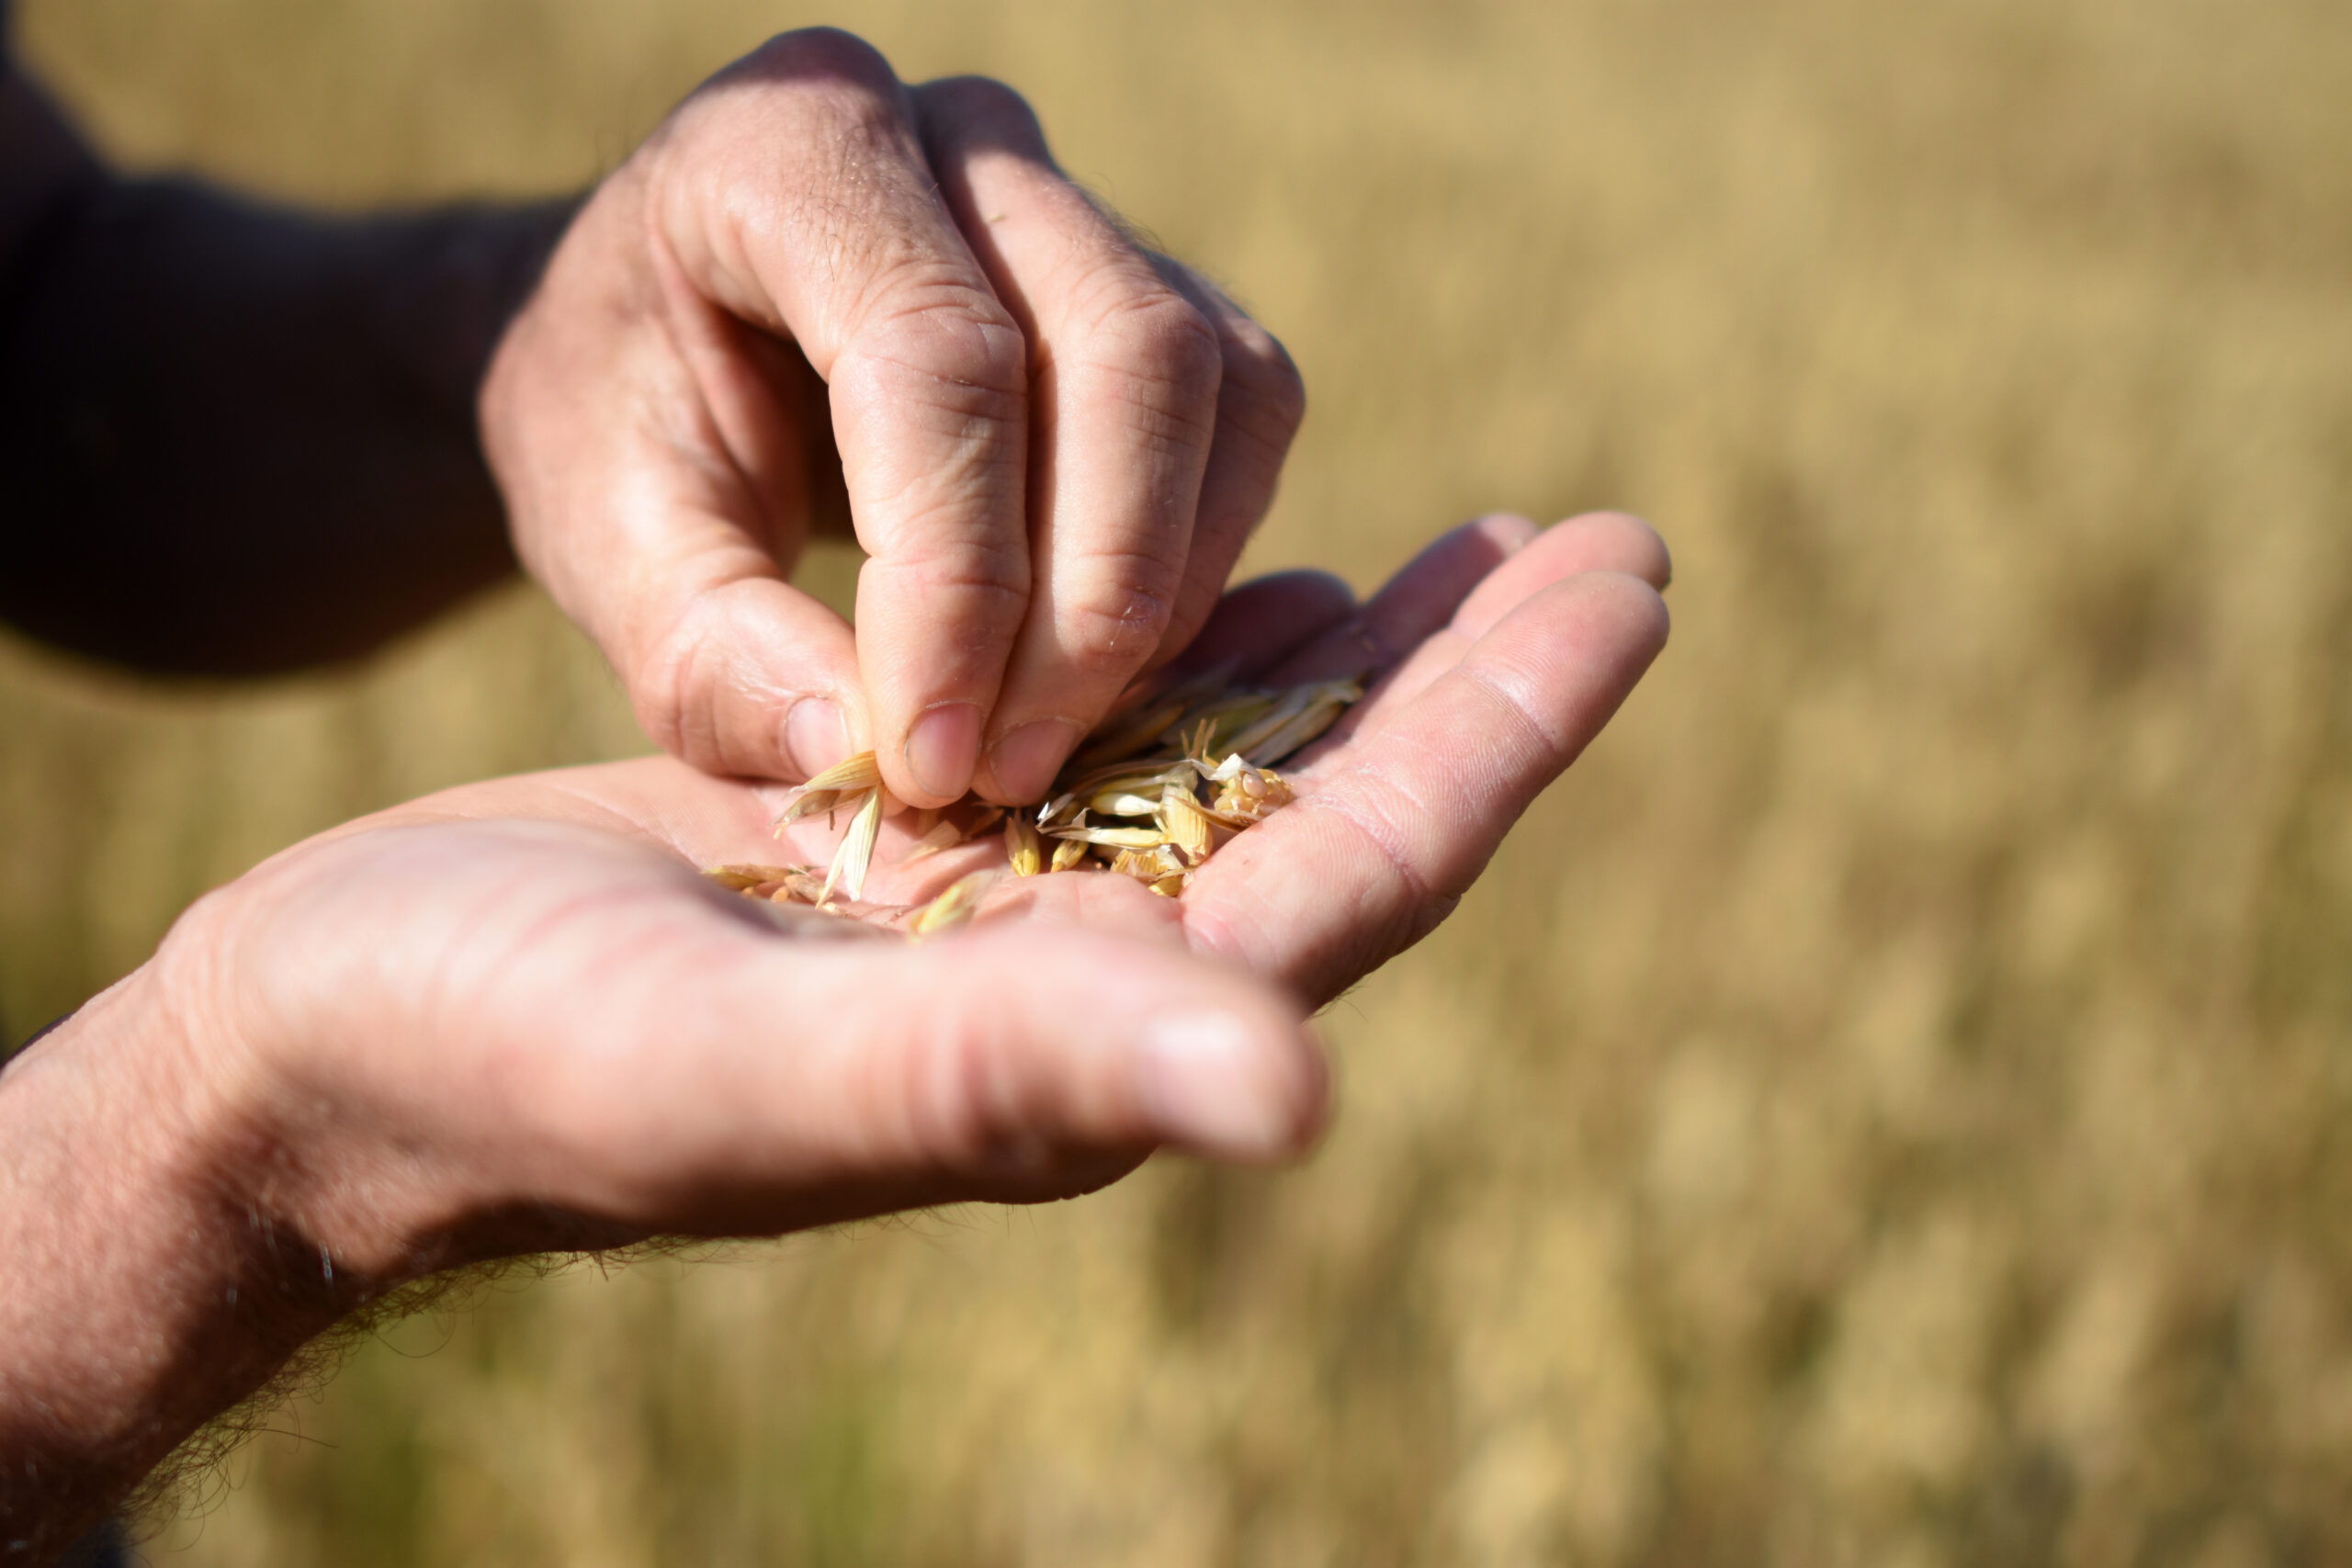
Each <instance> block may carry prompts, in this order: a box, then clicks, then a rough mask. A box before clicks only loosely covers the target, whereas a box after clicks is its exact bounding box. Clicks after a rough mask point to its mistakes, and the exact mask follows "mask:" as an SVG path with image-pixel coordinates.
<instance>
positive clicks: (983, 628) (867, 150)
mask: <svg viewBox="0 0 2352 1568" xmlns="http://www.w3.org/2000/svg"><path fill="white" fill-rule="evenodd" d="M698 99H699V100H700V101H699V102H697V103H695V104H690V105H689V107H688V108H687V109H686V110H685V111H682V114H681V117H680V122H679V123H678V125H676V126H675V127H674V128H673V130H671V131H669V132H667V133H666V134H667V135H668V136H669V137H670V139H671V140H672V141H673V143H674V144H675V146H676V147H677V148H678V149H679V152H678V155H677V156H675V157H674V158H673V159H672V160H671V164H672V166H673V169H674V171H675V173H676V175H677V176H678V177H677V178H676V179H675V180H674V181H672V182H669V184H668V186H667V188H666V190H665V197H666V198H667V199H666V201H665V204H664V207H663V209H662V210H660V211H659V212H657V214H656V219H655V221H656V223H657V226H658V227H659V229H660V231H661V233H662V237H663V238H664V239H665V240H666V241H667V243H668V247H669V251H670V253H671V254H672V256H673V259H674V262H675V276H673V277H671V278H668V279H665V283H667V284H669V285H670V286H673V287H682V288H687V289H690V290H693V291H695V292H696V293H699V294H701V295H702V296H704V297H705V298H707V299H711V300H713V301H714V302H715V303H717V304H718V305H720V306H721V307H723V308H724V309H726V310H729V311H731V312H733V313H734V314H736V315H738V316H741V317H742V318H743V319H745V320H748V321H754V322H757V323H759V324H760V325H763V326H765V327H767V328H768V329H769V330H771V331H774V332H777V333H786V334H788V335H789V336H790V337H792V338H793V339H794V340H795V341H796V342H797V343H798V344H799V345H800V348H801V351H802V352H803V353H804V354H805V355H807V356H808V359H809V364H810V365H811V366H813V367H815V368H816V370H817V373H818V374H819V375H820V376H821V377H823V378H824V379H825V382H826V384H827V388H828V400H829V402H830V405H831V417H832V424H833V433H834V437H835V440H836V442H837V444H838V446H839V448H840V453H841V461H842V479H843V481H844V484H845V486H846V488H847V490H848V492H849V503H850V517H851V522H852V525H853V526H854V528H855V530H856V534H857V538H858V542H859V544H860V545H861V546H863V547H864V548H865V551H866V554H867V556H868V557H869V559H868V560H867V562H866V564H865V569H864V570H863V571H862V572H861V574H860V576H859V580H858V592H857V631H858V637H857V642H858V662H859V671H860V674H861V676H862V677H863V680H864V683H865V696H866V716H867V721H868V723H869V725H870V727H871V735H870V737H869V739H870V743H871V744H872V746H873V747H874V750H875V751H876V753H877V756H878V759H879V761H880V765H881V770H882V776H883V781H884V783H885V784H888V786H889V788H890V790H891V791H892V793H894V794H896V795H899V797H900V798H902V799H905V800H908V801H910V802H912V803H913V804H915V805H918V806H937V805H944V804H946V803H947V802H949V801H951V800H954V799H956V797H957V796H959V795H962V794H963V793H964V792H965V790H966V789H967V787H968V786H969V784H970V783H971V777H972V771H973V767H974V764H975V762H976V761H977V760H978V753H979V742H980V734H981V726H982V721H983V719H984V717H985V716H986V715H987V714H988V712H989V709H990V708H991V707H992V706H993V705H994V704H995V701H996V696H997V691H998V687H999V685H1000V683H1001V681H1002V678H1003V671H1004V668H1005V662H1006V660H1007V659H1008V657H1009V656H1010V654H1011V651H1012V643H1013V638H1014V636H1015V634H1016V633H1017V632H1018V631H1019V629H1020V626H1021V623H1022V619H1023V615H1025V614H1026V611H1027V607H1028V601H1029V592H1030V561H1029V544H1028V531H1027V525H1026V521H1025V513H1024V491H1025V480H1026V468H1027V461H1028V458H1027V439H1028V423H1029V386H1028V350H1027V344H1026V342H1025V340H1024V338H1023V335H1022V333H1021V330H1020V328H1019V326H1018V325H1017V324H1016V323H1015V322H1014V321H1013V319H1012V316H1011V315H1010V314H1009V313H1008V312H1007V311H1006V310H1005V308H1004V306H1003V305H1002V304H1001V302H1000V301H999V300H998V299H997V297H996V295H995V293H994V292H993V291H992V290H991V288H990V287H989V280H988V277H987V276H986V274H985V273H984V272H983V271H982V269H981V267H980V266H979V264H978V262H977V261H975V260H974V259H973V256H972V254H971V250H970V248H969V247H968V246H967V244H966V243H965V241H964V239H963V236H962V235H961V234H960V233H959V232H958V231H957V230H956V224H955V221H954V220H953V218H952V217H951V216H950V214H949V213H948V211H947V209H945V207H944V205H943V204H942V203H941V201H940V199H939V197H938V194H937V192H936V189H935V188H934V186H933V179H932V175H931V172H930V168H929V165H928V164H927V163H926V161H925V159H924V156H923V151H922V143H921V141H920V139H919V137H918V136H917V133H916V130H915V127H914V121H913V118H912V114H911V111H910V105H909V100H908V98H907V95H906V91H905V89H904V88H903V87H902V86H901V85H900V84H899V79H898V77H897V76H896V74H894V73H892V71H891V70H890V67H889V64H888V62H886V61H885V60H883V58H882V57H881V56H880V55H879V54H877V53H876V52H875V51H873V50H872V49H871V48H869V47H867V46H866V45H865V44H864V43H863V42H861V41H859V40H858V39H854V38H852V37H851V36H850V35H848V34H846V33H841V32H836V31H833V30H831V29H827V28H816V29H810V30H809V31H806V32H797V33H787V34H786V35H784V36H783V37H781V38H779V39H775V40H773V41H771V42H770V43H768V44H767V45H766V46H764V47H763V48H762V49H761V50H760V51H757V52H756V53H754V54H752V55H751V56H749V57H748V58H746V59H745V60H744V61H742V62H739V63H738V64H737V65H736V66H734V67H732V68H730V69H729V71H728V72H727V73H723V74H722V75H721V76H720V77H718V79H716V80H715V81H714V82H713V84H712V85H711V86H710V87H709V88H708V89H707V90H706V92H705V93H704V94H702V95H698ZM722 114H723V115H724V116H726V117H727V118H725V120H724V121H723V122H722V121H720V120H719V118H718V117H719V116H721V115H722ZM722 123H723V125H724V127H725V130H723V131H721V130H718V127H719V126H720V125H721V124H722ZM747 125H748V127H749V129H750V130H752V132H753V133H754V134H751V135H745V134H743V131H744V130H745V128H746V126H747ZM746 163H749V164H752V165H753V166H752V168H751V169H750V170H749V171H746V169H745V168H744V164H746ZM779 193H781V194H779ZM712 373H715V374H724V369H723V367H714V370H713V372H712Z"/></svg>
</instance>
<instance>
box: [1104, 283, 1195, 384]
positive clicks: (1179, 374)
mask: <svg viewBox="0 0 2352 1568" xmlns="http://www.w3.org/2000/svg"><path fill="white" fill-rule="evenodd" d="M1087 338H1088V340H1089V343H1090V344H1091V348H1092V355H1091V356H1092V357H1095V358H1097V359H1099V360H1103V361H1105V362H1107V363H1109V364H1112V365H1114V366H1116V367H1119V368H1121V369H1123V370H1125V371H1126V372H1128V373H1129V374H1131V375H1135V376H1138V377H1141V378H1145V379H1147V380H1150V381H1156V382H1160V383H1163V384H1165V385H1167V386H1169V387H1170V388H1173V389H1175V390H1176V391H1177V392H1178V394H1179V395H1180V397H1182V398H1184V399H1187V400H1214V399H1215V397H1216V389H1217V385H1218V382H1219V381H1220V380H1221V379H1222V378H1223V377H1224V374H1225V355H1224V351H1223V350H1222V349H1221V348H1220V347H1219V345H1218V344H1217V336H1216V328H1214V327H1212V326H1210V325H1209V322H1208V319H1207V318H1206V317H1205V316H1203V315H1202V314H1201V313H1200V311H1198V310H1194V309H1193V306H1192V303H1191V302H1190V301H1189V300H1187V299H1185V298H1184V297H1183V296H1182V295H1181V294H1179V293H1177V292H1176V291H1175V290H1174V289H1172V288H1166V287H1165V286H1153V287H1148V288H1116V289H1106V290H1104V291H1103V298H1102V299H1100V300H1099V301H1098V302H1097V304H1096V306H1095V309H1094V311H1093V319H1092V321H1091V324H1090V326H1089V328H1088V331H1087Z"/></svg>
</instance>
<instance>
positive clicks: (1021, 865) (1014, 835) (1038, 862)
mask: <svg viewBox="0 0 2352 1568" xmlns="http://www.w3.org/2000/svg"><path fill="white" fill-rule="evenodd" d="M1004 852H1005V857H1006V858H1007V859H1009V860H1011V861H1012V874H1013V875H1015V876H1035V875H1036V874H1038V873H1039V872H1041V871H1044V870H1045V869H1046V860H1045V850H1044V847H1043V846H1042V845H1041V844H1039V843H1038V841H1037V829H1035V828H1034V827H1032V826H1030V824H1029V819H1028V818H1025V817H1023V816H1022V815H1021V813H1019V812H1018V811H1016V812H1014V813H1013V814H1012V816H1010V817H1007V818H1005V819H1004Z"/></svg>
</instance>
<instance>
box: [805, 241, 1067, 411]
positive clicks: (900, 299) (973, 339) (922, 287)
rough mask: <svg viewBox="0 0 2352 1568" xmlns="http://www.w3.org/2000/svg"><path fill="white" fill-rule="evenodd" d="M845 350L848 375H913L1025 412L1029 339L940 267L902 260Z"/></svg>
mask: <svg viewBox="0 0 2352 1568" xmlns="http://www.w3.org/2000/svg"><path fill="white" fill-rule="evenodd" d="M877 292H878V293H879V294H881V296H882V297H883V302H882V303H880V304H878V305H877V306H876V308H875V309H873V310H870V311H868V312H867V314H866V316H865V320H864V321H863V322H862V323H861V326H860V330H859V331H858V332H857V333H856V334H855V335H854V337H853V338H852V339H851V342H850V344H849V347H848V348H847V349H846V350H845V351H844V354H843V355H842V364H843V367H845V371H846V374H848V375H849V376H850V377H852V378H857V377H861V376H867V377H882V378H902V377H905V376H909V375H911V376H915V377H918V378H923V379H926V380H929V381H932V382H935V383H938V384H940V385H941V386H942V387H944V388H946V389H956V390H958V391H960V392H962V393H963V394H966V395H965V396H964V397H959V398H958V399H957V401H959V402H960V401H968V400H981V401H987V400H997V399H1001V400H1011V401H1012V402H1013V403H1014V404H1016V405H1017V406H1016V407H1013V408H1012V409H1008V410H1006V411H1005V412H1006V414H1007V416H1008V417H1013V418H1021V417H1025V414H1026V411H1027V403H1028V393H1029V344H1028V341H1027V340H1026V339H1025V338H1023V336H1022V333H1021V329H1020V327H1019V326H1018V325H1017V324H1016V323H1015V322H1014V321H1013V320H1012V316H1011V315H1010V314H1009V313H1008V312H1007V311H1006V310H1005V309H1004V307H1003V306H1002V305H1001V304H999V303H998V302H997V301H996V300H995V299H990V298H989V297H988V296H987V295H985V294H982V293H980V292H979V291H978V290H977V289H975V288H972V287H971V286H970V285H969V284H967V283H966V282H965V281H963V280H962V279H961V278H958V277H956V276H949V275H948V273H947V270H946V269H945V268H944V267H938V266H934V265H927V264H924V263H921V262H914V261H909V262H903V263H901V264H899V265H898V266H897V267H895V268H892V269H891V272H890V276H888V277H887V278H886V279H885V280H883V281H882V283H881V284H880V285H879V288H878V289H877Z"/></svg>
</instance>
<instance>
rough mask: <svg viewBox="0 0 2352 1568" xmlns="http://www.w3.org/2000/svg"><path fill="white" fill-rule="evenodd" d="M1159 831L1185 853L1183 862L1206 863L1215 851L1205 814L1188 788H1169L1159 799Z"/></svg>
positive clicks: (1184, 785)
mask: <svg viewBox="0 0 2352 1568" xmlns="http://www.w3.org/2000/svg"><path fill="white" fill-rule="evenodd" d="M1159 827H1160V830H1161V831H1162V832H1164V833H1166V834H1167V835H1168V840H1169V841H1170V843H1172V844H1174V845H1175V846H1176V847H1177V848H1178V849H1180V850H1182V851H1183V852H1184V858H1185V859H1187V860H1189V861H1191V862H1193V863H1194V864H1196V865H1197V864H1198V863H1201V862H1202V861H1204V860H1206V859H1208V858H1209V852H1210V851H1211V850H1213V849H1215V848H1216V834H1215V833H1213V832H1212V831H1211V830H1210V828H1209V816H1208V813H1207V812H1205V811H1203V810H1202V809H1201V803H1200V802H1199V801H1197V800H1195V799H1193V786H1192V785H1191V784H1184V783H1178V784H1170V785H1169V786H1168V788H1167V791H1166V792H1165V793H1164V794H1163V795H1161V796H1160V800H1159Z"/></svg>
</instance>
